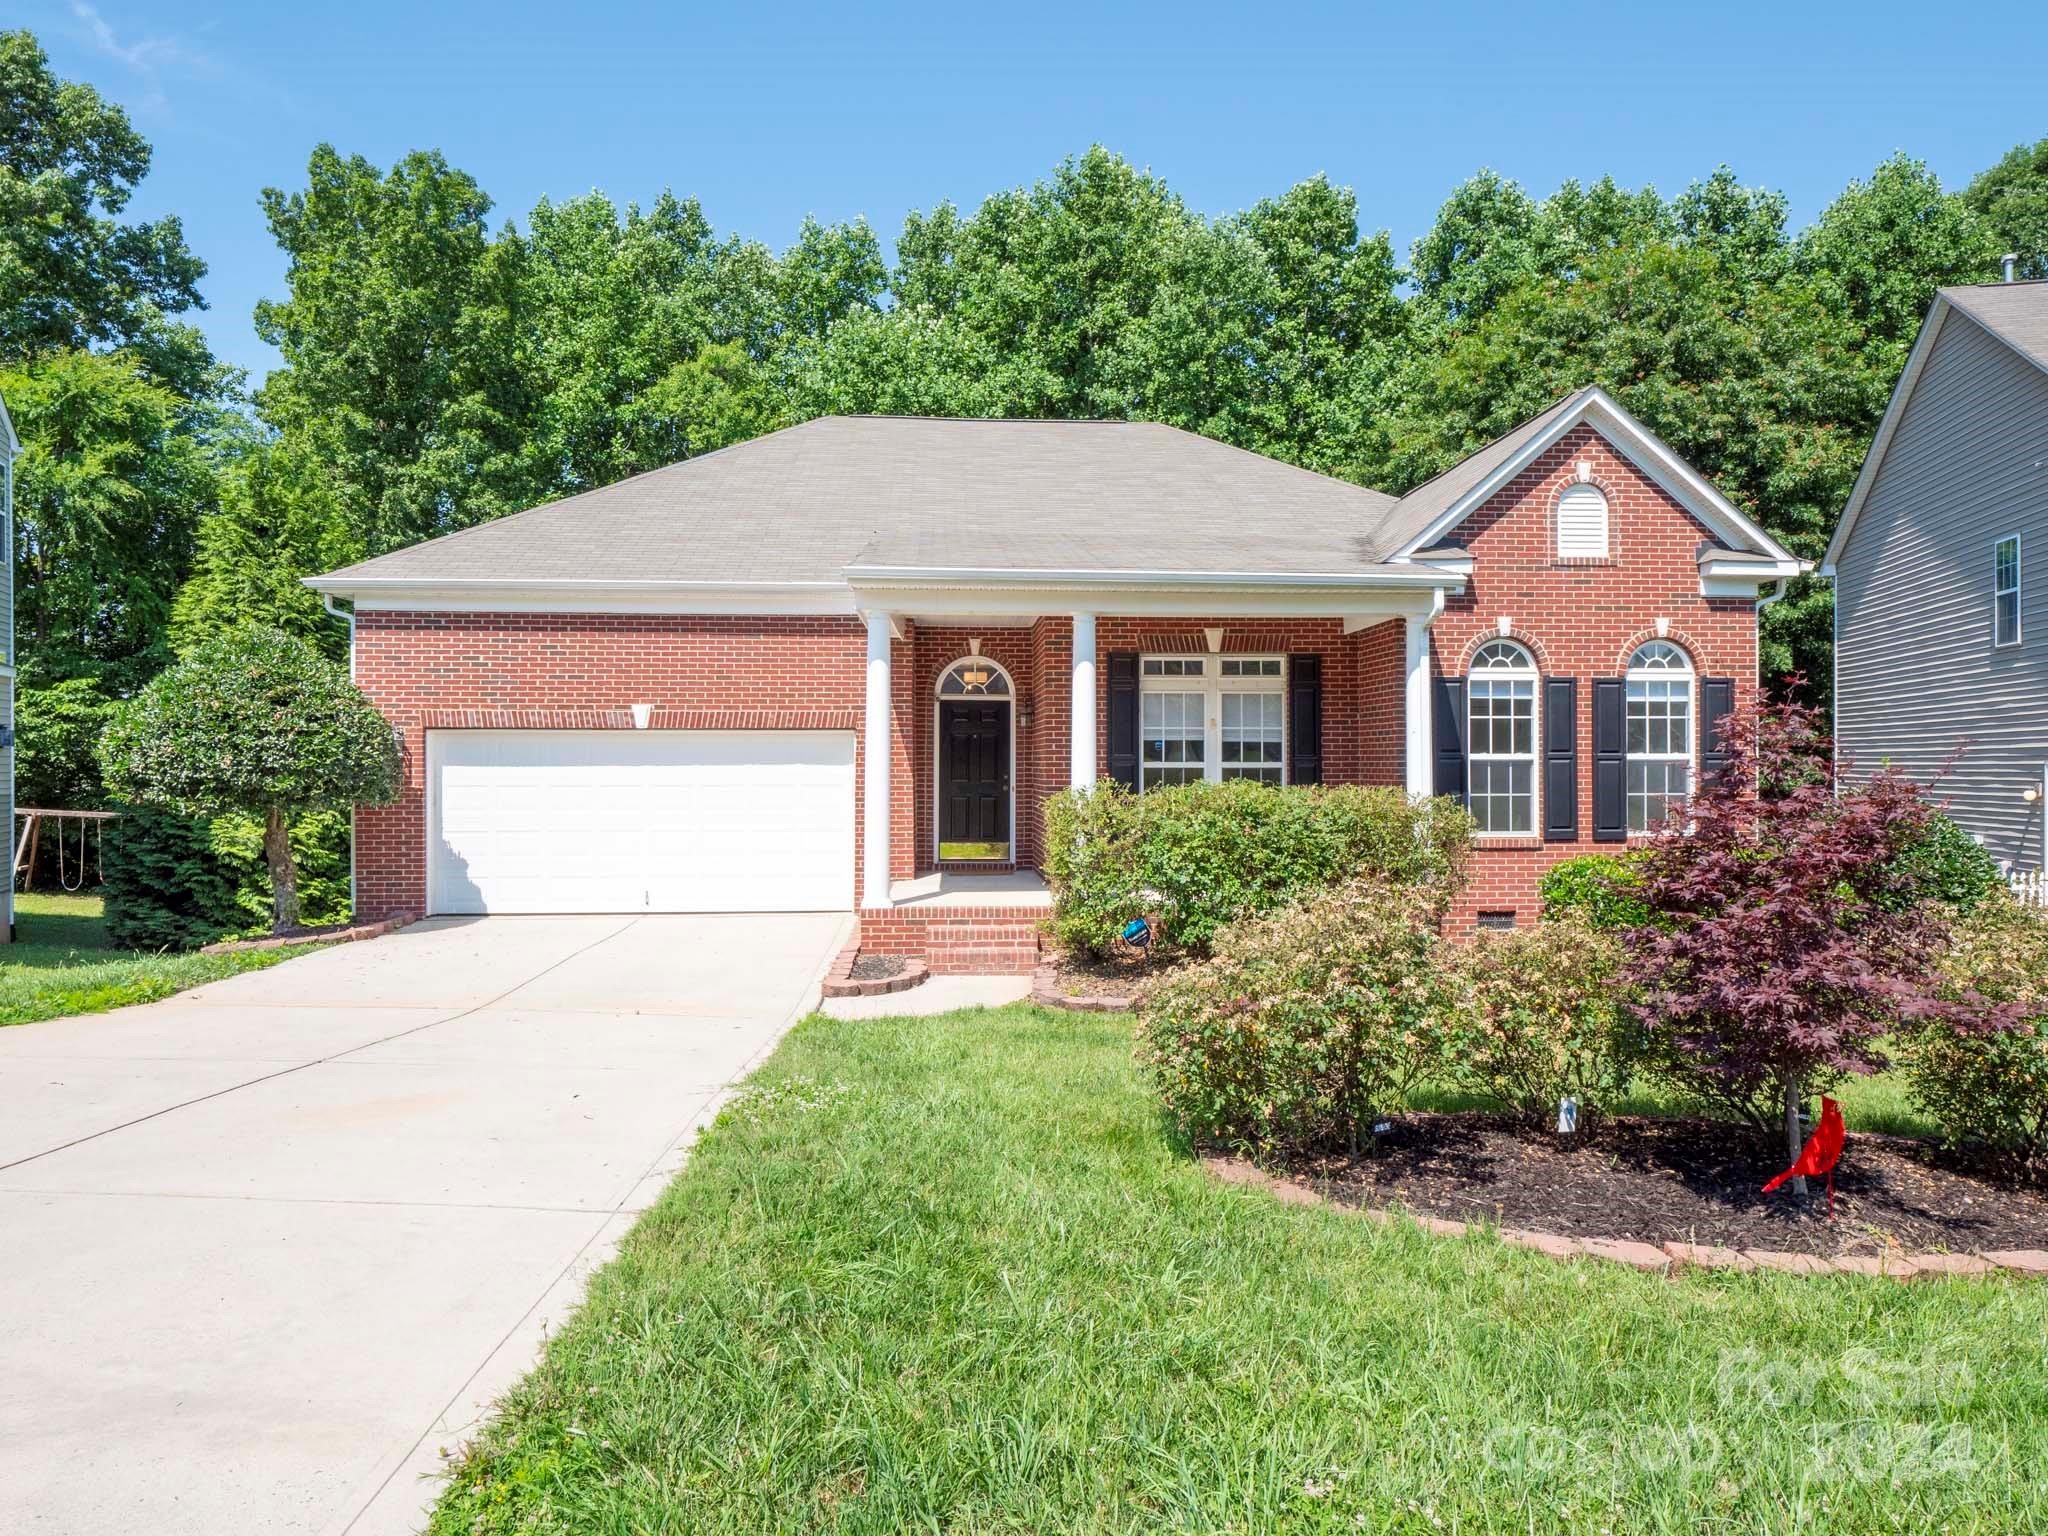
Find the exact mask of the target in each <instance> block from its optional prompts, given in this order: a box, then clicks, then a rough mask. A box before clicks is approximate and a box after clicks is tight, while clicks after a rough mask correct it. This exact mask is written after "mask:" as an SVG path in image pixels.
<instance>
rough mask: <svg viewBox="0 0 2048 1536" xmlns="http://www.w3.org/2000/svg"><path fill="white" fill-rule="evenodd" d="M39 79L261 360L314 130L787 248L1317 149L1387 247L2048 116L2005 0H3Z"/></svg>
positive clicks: (2031, 11)
mask: <svg viewBox="0 0 2048 1536" xmlns="http://www.w3.org/2000/svg"><path fill="white" fill-rule="evenodd" d="M10 9H11V10H12V11H13V13H14V15H15V16H16V17H17V18H18V19H17V20H16V21H14V22H10V23H7V24H9V25H19V24H21V23H23V22H25V23H26V24H27V25H28V26H30V27H31V28H32V29H33V30H34V31H35V32H36V33H37V34H38V35H39V36H40V37H41V39H42V40H43V43H44V46H45V47H46V48H47V49H48V50H49V52H50V54H51V58H52V61H53V63H54V65H55V67H56V69H57V71H58V73H59V74H60V75H62V76H64V77H66V78H71V79H83V80H88V81H90V82H92V83H93V84H94V85H96V86H97V87H98V88H99V89H100V90H101V91H102V92H103V93H105V94H106V95H108V96H110V97H112V98H113V99H114V100H116V101H118V102H121V103H122V104H123V105H125V106H126V107H127V108H128V109H129V111H130V112H131V114H132V115H133V117H134V119H135V121H136V122H137V124H138V125H139V126H140V127H141V129H142V130H143V132H144V133H145V134H146V135H147V136H148V137H149V138H150V140H151V141H152V142H153V143H154V144H155V146H156V164H155V169H154V171H153V173H152V175H151V176H150V179H149V180H148V182H146V183H145V184H144V187H143V190H142V191H141V192H140V193H139V194H138V195H137V197H136V199H135V202H134V203H133V204H132V205H131V207H132V208H134V209H135V210H136V211H137V212H139V213H141V214H143V215H148V216H153V215H155V214H158V213H162V212H175V213H177V214H179V215H180V216H181V217H182V218H183V219H184V221H185V226H186V232H187V238H188V239H189V240H190V242H191V244H192V246H193V248H194V249H195V250H196V251H197V252H198V253H199V255H200V256H201V257H202V258H203V259H204V260H205V261H206V262H207V263H208V264H209V266H210V267H211V269H212V271H211V275H210V276H209V278H208V280H207V282H206V285H205V293H206V297H207V300H208V302H209V304H210V305H211V309H210V311H209V312H208V313H207V314H206V315H204V316H203V317H201V320H202V323H203V324H204V325H205V327H206V329H207V331H208V334H209V335H210V337H211V338H212V341H213V345H214V348H215V350H216V351H217V352H218V353H219V354H220V355H221V356H223V357H224V358H226V359H228V360H229V361H231V362H234V363H238V364H240V365H242V366H244V367H247V368H249V369H251V370H252V371H253V372H254V373H255V374H256V375H257V376H258V377H260V376H261V374H262V372H263V370H264V369H266V368H267V367H269V366H271V365H272V363H273V361H274V356H273V354H271V353H270V352H269V351H268V349H267V348H265V347H264V346H263V345H262V344H261V343H260V342H259V341H258V340H257V339H256V337H255V335H254V332H253V330H252V328H251V325H250V318H249V317H250V311H251V309H252V307H253V306H254V305H255V303H256V301H257V300H258V299H259V298H262V297H264V296H266V295H280V294H282V292H283V272H284V267H283V262H282V259H281V257H280V255H279V253H278V251H277V249H276V247H275V246H274V245H273V244H272V242H271V240H270V237H269V234H268V232H267V231H266V230H265V229H264V226H263V219H262V213H261V210H260V208H259V207H258V203H257V194H258V192H259V190H260V189H261V188H263V187H265V186H284V187H296V186H298V185H300V184H301V183H302V181H303V177H304V171H305V163H306V155H307V151H308V150H309V149H310V148H311V147H312V146H313V145H314V144H316V143H318V142H320V141H322V140H326V141H329V142H331V143H333V144H334V145H336V146H337V147H338V148H339V149H341V150H342V151H343V152H345V153H359V154H363V155H366V156H368V157H369V158H370V159H372V160H373V161H375V162H377V163H378V164H380V165H383V164H388V163H389V162H390V161H391V160H392V159H393V158H395V157H396V156H398V155H400V154H403V153H404V152H405V151H406V150H408V149H413V148H439V149H440V150H442V151H443V152H444V153H445V154H446V155H447V156H448V158H449V159H450V160H451V161H452V162H453V163H455V164H456V165H459V166H461V167H463V168H465V169H466V170H468V171H470V172H471V173H472V174H473V175H475V176H476V177H477V178H478V180H479V181H480V182H481V183H482V184H483V186H484V187H485V189H486V190H487V191H488V192H489V193H490V194H491V196H492V197H493V198H494V199H495V201H496V204H497V212H496V217H499V218H504V217H513V218H518V219H520V220H522V221H523V218H524V215H525V211H526V210H527V209H528V208H529V207H531V206H532V204H533V203H534V202H535V201H536V200H537V199H539V198H540V197H542V196H543V195H546V196H549V197H553V198H556V199H560V198H564V197H569V196H573V195H575V194H577V193H580V192H585V191H588V190H590V189H591V188H593V187H599V188H603V189H604V190H605V191H606V192H608V193H610V194H612V195H613V196H614V197H615V198H617V199H618V200H619V201H621V202H624V201H627V200H638V201H641V202H646V201H648V200H651V199H652V198H653V197H654V195H655V194H657V193H658V192H659V191H660V190H661V189H662V188H663V187H672V188H674V189H675V190H676V191H677V192H679V193H684V194H690V195H694V196H696V197H697V198H698V199H699V200H701V202H702V203H703V205H704V208H705V211H706V213H707V214H708V215H709V216H710V218H711V219H712V221H713V222H714V224H716V225H717V226H718V227H719V229H720V230H721V231H724V230H737V231H739V232H740V233H742V234H745V235H748V236H752V237H755V238H759V239H762V240H765V241H767V242H769V243H770V244H771V245H774V246H777V247H780V246H782V245H784V244H786V243H787V242H788V241H789V240H790V238H791V237H792V236H793V235H794V233H795V230H796V227H797V224H798V222H799V220H801V219H802V217H803V216H804V215H805V214H806V213H812V214H816V215H817V216H819V217H820V218H823V219H827V220H834V219H842V218H850V217H853V216H855V215H860V214H865V215H866V216H867V218H868V219H869V221H870V222H871V223H873V224H874V225H875V227H876V229H877V231H878V233H879V234H880V235H881V236H882V237H883V239H884V241H885V242H886V241H888V240H889V239H890V238H891V237H892V236H893V235H894V234H895V232H896V230H897V229H898V228H899V226H900V224H901V221H902V218H903V214H904V213H905V211H906V210H908V209H910V208H914V207H929V206H930V205H931V204H933V203H934V202H937V201H939V200H940V199H942V198H951V199H953V200H954V201H956V202H958V203H960V204H962V205H964V206H968V207H971V206H973V205H974V204H975V203H978V202H979V201H980V200H981V199H982V198H983V197H984V196H986V195H987V194H989V193H991V192H993V191H997V190H999V189H1001V188H1005V187H1010V186H1015V185H1020V184H1023V183H1026V182H1029V181H1031V180H1033V179H1035V178H1037V177H1039V176H1041V175H1043V174H1044V173H1045V172H1046V171H1047V170H1049V169H1050V168H1051V167H1052V166H1053V165H1054V164H1055V163H1056V162H1057V161H1058V160H1059V159H1061V158H1062V157H1063V156H1065V155H1067V154H1070V153H1073V152H1076V151H1078V150H1081V149H1083V148H1085V147H1086V146H1087V145H1088V144H1090V143H1092V142H1100V143H1103V144H1106V145H1108V146H1110V147H1111V148H1113V149H1115V150H1117V151H1118V152H1120V153H1121V154H1123V155H1125V156H1126V157H1128V158H1130V159H1131V160H1134V161H1136V162H1138V163H1140V164H1144V165H1149V166H1150V167H1152V168H1153V169H1154V170H1156V171H1158V172H1159V173H1161V174H1162V175H1164V176H1165V177H1166V179H1167V180H1168V181H1169V182H1170V183H1171V184H1172V185H1173V187H1174V188H1175V189H1176V190H1177V191H1178V192H1179V193H1180V194H1181V195H1182V196H1183V197H1184V198H1186V199H1187V200H1188V202H1189V203H1190V204H1192V205H1193V206H1195V207H1197V208H1199V209H1201V210H1203V211H1204V212H1208V213H1221V212H1227V211H1230V210H1233V209H1237V208H1241V207H1243V206H1245V205H1246V204H1248V203H1250V202H1252V201H1254V200H1256V199H1257V198H1259V197H1260V196H1263V195H1266V194H1269V193H1274V192H1278V191H1281V190H1283V189H1285V188H1286V187H1288V186H1289V185H1291V184H1293V183H1294V182H1296V181H1298V180H1300V179H1302V178H1304V177H1306V176H1310V175H1313V174H1314V173H1316V172H1317V171H1324V172H1327V173H1328V174H1329V175H1330V176H1331V177H1332V178H1333V179H1335V180H1337V181H1339V182H1341V183H1344V184H1346V185H1348V186H1351V187H1353V188H1355V189H1356V190H1357V192H1358V194H1359V201H1360V211H1361V218H1362V221H1363V222H1364V223H1365V224H1366V226H1367V227H1368V228H1374V227H1385V228H1387V229H1389V230H1390V231H1392V233H1393V235H1394V238H1395V241H1396V242H1397V246H1398V248H1399V249H1401V250H1402V251H1403V252H1405V251H1406V248H1407V245H1408V242H1410V241H1411V240H1413V239H1414V238H1415V236H1416V235H1417V234H1419V233H1420V232H1421V231H1422V230H1424V229H1425V228H1427V226H1428V224H1429V221H1430V219H1431V217H1432V215H1433V213H1434V212H1435V209H1436V207H1437V205H1438V204H1439V203H1440V202H1441V201H1442V199H1443V197H1444V195H1445V194H1446V193H1447V192H1448V190H1449V189H1450V188H1451V187H1452V186H1453V185H1454V184H1455V183H1456V182H1458V181H1459V180H1461V179H1462V178H1464V177H1465V176H1467V175H1469V174H1470V173H1471V172H1472V171H1473V170H1475V169H1477V168H1478V167H1480V166H1483V165H1490V166H1492V167H1494V168H1495V169H1497V170H1499V171H1501V172H1503V173H1504V174H1507V175H1511V176H1513V177H1515V178H1517V179H1518V180H1520V181H1522V182H1523V183H1524V184H1525V185H1527V186H1528V187H1530V188H1531V189H1532V190H1534V191H1537V192H1539V193H1540V192H1544V191H1548V190H1549V189H1550V188H1552V187H1554V186H1555V185H1556V184H1557V183H1558V182H1559V181H1560V180H1562V179H1564V178H1565V177H1568V176H1576V177H1579V178H1581V179H1583V180H1592V179H1594V178H1596V177H1598V176H1599V175H1601V174H1602V173H1603V172H1612V173H1614V175H1615V176H1616V177H1618V178H1619V179H1620V180H1622V181H1623V182H1625V183H1627V184H1629V185H1638V184H1641V183H1643V182H1652V183H1654V184H1655V185H1656V186H1657V187H1659V188H1660V189H1661V190H1663V191H1665V192H1667V193H1668V192H1672V191H1676V190H1678V189H1679V188H1681V187H1683V186H1684V184H1685V183H1686V182H1688V181H1690V180H1692V179H1693V178H1695V177H1697V176H1701V175H1704V174H1705V173H1707V172H1708V171H1710V170H1711V169H1712V168H1713V167H1714V166H1715V165H1717V164H1720V163H1722V162H1726V163H1728V164H1730V165H1732V166H1734V167H1735V169H1736V171H1737V173H1738V174H1739V175H1740V176H1741V177H1742V178H1743V179H1744V180H1745V181H1747V182H1752V183H1761V184H1764V185H1768V186H1773V187H1776V188H1778V189H1779V190H1781V191H1783V192H1784V193H1786V194H1787V195H1788V196H1789V197H1790V199H1791V203H1792V213H1793V219H1794V222H1795V224H1799V223H1804V222H1806V221H1807V220H1808V219H1810V218H1811V217H1812V216H1813V215H1814V214H1815V213H1816V212H1817V211H1818V210H1819V209H1820V208H1821V207H1822V206H1823V205H1824V204H1825V203H1826V202H1827V201H1828V199H1829V198H1830V197H1832V196H1833V195H1834V193H1835V192H1836V191H1838V190H1839V189H1840V188H1841V186H1842V185H1843V184H1844V183H1845V182H1846V181H1848V180H1849V179H1850V178H1851V177H1853V176H1858V175H1862V174H1865V173H1867V172H1868V171H1869V169H1870V168H1871V167H1872V166H1874V165H1875V164H1877V163H1878V161H1880V160H1881V159H1883V158H1884V157H1885V156H1886V155H1888V154H1890V153H1891V152H1892V151H1893V150H1894V149H1905V150H1907V151H1908V152H1910V153H1912V154H1914V155H1917V156H1919V157H1921V158H1923V159H1925V160H1926V161H1928V162H1929V164H1931V165H1932V166H1933V168H1934V169H1935V171H1936V172H1937V173H1938V174H1939V175H1940V176H1941V177H1942V179H1943V181H1944V182H1945V183H1947V184H1949V185H1952V186H1953V185H1960V184H1961V183H1962V182H1964V181H1965V180H1967V179H1968V178H1969V176H1970V175H1972V174H1973V173H1974V172H1976V171H1977V170H1979V169H1981V168H1982V167H1983V166H1984V165H1986V164H1988V163H1989V162H1991V161H1992V160H1994V159H1995V158H1997V156H1998V155H2000V154H2002V153H2003V152H2004V151H2005V150H2006V149H2007V148H2009V147H2010V146H2011V145H2013V144H2014V143H2017V142H2019V141H2020V140H2022V139H2028V140H2031V139H2035V138H2039V137H2041V136H2043V135H2048V86H2044V84H2043V82H2044V80H2048V18H2044V15H2043V13H2042V12H2041V11H2039V10H2038V8H2036V7H2034V6H2032V5H2030V4H2028V3H2025V0H1994V3H1990V4H1981V5H1970V6H1947V7H1939V8H1930V7H1927V6H1924V5H1921V6H1915V7H1912V8H1910V9H1908V8H1906V7H1891V6H1887V5H1884V4H1860V5H1853V6H1852V5H1840V6H1822V5H1808V4H1802V3H1799V0H1778V3H1776V4H1770V5H1748V4H1722V5H1718V6H1712V7H1706V6H1685V7H1669V8H1667V7H1662V6H1659V5H1656V4H1655V3H1652V4H1650V5H1643V4H1640V3H1639V4H1636V5H1632V6H1611V7H1608V6H1597V7H1596V6H1581V5H1573V4H1568V3H1554V4H1550V5H1545V6H1527V5H1502V6H1488V5H1461V6H1442V7H1431V6H1428V5H1417V4H1414V3H1413V0H1409V3H1406V4H1403V5H1399V6H1383V5H1372V6H1367V5H1349V6H1287V5H1278V4H1268V5H1264V6H1256V7H1214V6H1205V5H1199V4H1191V3H1185V0H1183V3H1176V4H1170V5H1168V4H1160V5H1145V6H1125V7H1098V6H1086V5H1076V6H1069V5H1062V4H1040V5H1037V6H1030V7H1017V6H998V5H972V4H969V5H960V4H955V5H950V6H945V7H936V8H930V9H925V8H919V7H912V6H907V5H885V4H878V5H872V6H868V7H864V8H858V9H856V8H852V7H815V8H814V7H809V6H805V5H799V4H793V3H788V4H778V5H765V6H747V5H744V4H740V5H734V4H727V5H721V6H717V7H702V6H695V5H667V6H659V5H597V6H591V5H585V6H581V7H578V6H573V5H564V4H557V5H547V6H540V5H527V4H523V3H511V0H490V3H482V0H441V3H423V0H414V3H412V4H405V5H398V4H389V3H385V0H358V3H355V4H351V5H345V6H334V5H315V4H306V3H284V4H279V3H277V0H262V3H257V0H180V3H178V4H164V3H156V4H144V3H130V0H90V3H87V0H26V3H25V4H24V3H23V0H16V4H15V5H14V6H13V7H10Z"/></svg>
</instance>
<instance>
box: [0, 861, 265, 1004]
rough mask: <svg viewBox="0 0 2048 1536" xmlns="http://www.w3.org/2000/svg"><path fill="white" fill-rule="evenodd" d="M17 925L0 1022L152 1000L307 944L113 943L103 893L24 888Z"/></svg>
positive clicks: (4, 973) (1, 954)
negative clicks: (194, 948) (206, 950)
mask: <svg viewBox="0 0 2048 1536" xmlns="http://www.w3.org/2000/svg"><path fill="white" fill-rule="evenodd" d="M14 926H15V942H14V943H13V944H11V945H8V946H6V947H4V948H0V1026H4V1025H8V1024H33V1023H35V1022H36V1021H37V1020H39V1019H58V1018H63V1017H64V1016H65V1015H67V1014H73V1013H101V1012H104V1011H105V1010H106V1009H109V1008H125V1007H126V1006H127V1005H128V1004H130V1003H153V1002H155V1001H157V999H159V998H164V997H169V996H170V995H171V994H172V993H173V992H182V991H184V990H185V989H186V988H187V987H196V986H198V985H199V984H200V983H201V982H206V981H218V980H220V978H221V977H223V976H233V975H235V974H237V973H238V972H241V971H255V970H261V969H262V968H263V967H264V966H267V965H276V964H277V963H278V962H279V961H280V960H289V959H291V958H292V956H294V955H302V954H304V953H305V952H306V951H305V949H304V948H303V947H300V946H294V947H292V948H289V949H265V950H243V951H239V952H237V953H235V954H231V955H151V954H144V953H141V952H140V951H137V950H125V949H113V948H111V947H109V945H108V943H107V930H106V924H105V922H104V921H103V920H102V918H101V913H100V898H99V897H97V896H84V895H81V896H53V895H47V894H44V893H41V892H35V893H25V892H24V893H17V894H16V895H15V898H14Z"/></svg>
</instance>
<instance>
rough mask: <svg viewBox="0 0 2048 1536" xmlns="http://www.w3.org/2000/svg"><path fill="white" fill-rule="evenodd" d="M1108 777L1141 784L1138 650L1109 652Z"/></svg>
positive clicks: (1130, 784) (1127, 786) (1130, 785)
mask: <svg viewBox="0 0 2048 1536" xmlns="http://www.w3.org/2000/svg"><path fill="white" fill-rule="evenodd" d="M1108 725H1109V776H1110V777H1111V778H1112V779H1115V780H1116V781H1117V783H1119V784H1121V785H1123V787H1124V788H1125V789H1136V788H1137V787H1138V653H1137V652H1136V651H1111V652H1110V653H1109V720H1108Z"/></svg>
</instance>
